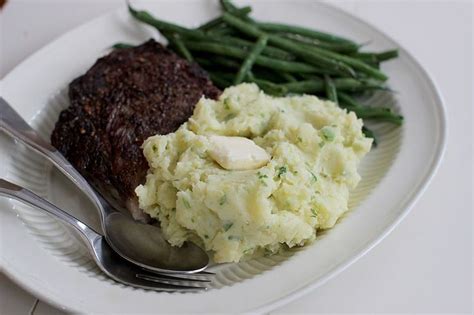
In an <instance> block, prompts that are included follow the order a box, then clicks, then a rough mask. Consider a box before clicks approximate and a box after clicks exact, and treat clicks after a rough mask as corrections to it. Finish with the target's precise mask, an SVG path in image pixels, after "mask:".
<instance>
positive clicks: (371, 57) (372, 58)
mask: <svg viewBox="0 0 474 315" xmlns="http://www.w3.org/2000/svg"><path fill="white" fill-rule="evenodd" d="M350 56H351V57H355V58H357V59H360V60H363V61H366V62H370V63H379V62H383V61H387V60H389V59H393V58H397V57H398V50H397V49H393V50H387V51H383V52H380V53H367V52H358V53H353V54H350Z"/></svg>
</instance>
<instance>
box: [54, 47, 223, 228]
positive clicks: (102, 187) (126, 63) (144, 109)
mask: <svg viewBox="0 0 474 315" xmlns="http://www.w3.org/2000/svg"><path fill="white" fill-rule="evenodd" d="M219 93H220V91H219V90H218V89H217V88H216V87H215V86H214V85H213V84H212V82H211V81H210V80H209V79H208V77H207V74H206V73H205V72H204V70H202V69H201V68H200V67H199V66H198V65H196V64H190V63H189V62H187V61H186V60H184V59H182V58H180V57H179V56H177V55H176V54H174V53H173V52H171V51H169V50H168V49H166V48H165V47H163V46H162V45H160V44H159V43H157V42H155V41H154V40H150V41H148V42H146V43H144V44H143V45H141V46H138V47H134V48H126V49H119V50H115V51H113V52H111V53H110V54H109V55H107V56H105V57H103V58H100V59H99V60H97V62H96V63H95V64H94V66H92V68H91V69H89V71H87V73H86V74H84V75H83V76H80V77H79V78H77V79H75V80H74V81H72V82H71V84H70V85H69V99H70V106H69V107H68V108H67V109H65V110H63V111H62V112H61V114H60V116H59V120H58V122H57V123H56V126H55V129H54V131H53V133H52V135H51V143H52V144H53V145H54V146H55V147H56V148H57V149H58V150H59V151H60V152H61V153H62V154H63V155H64V156H65V157H66V158H67V159H68V160H69V161H70V162H71V163H72V164H73V165H74V167H76V169H77V170H78V171H79V172H80V173H81V174H82V175H83V176H84V177H85V178H86V179H87V180H88V181H89V182H90V183H92V184H93V185H94V186H95V187H96V188H97V189H98V190H99V191H100V192H101V193H102V194H103V195H104V196H105V197H106V198H107V199H108V200H109V201H112V199H113V201H114V203H115V204H117V202H118V204H119V205H121V206H125V207H126V208H128V209H129V210H130V212H131V213H132V215H133V217H134V218H136V219H141V220H145V221H146V216H145V215H144V213H143V212H142V211H140V210H139V209H138V204H137V199H136V197H135V193H134V189H135V187H136V186H138V185H139V184H141V183H142V182H144V180H145V175H146V172H147V169H148V165H147V162H146V160H145V158H144V157H143V154H142V150H141V148H140V146H141V144H142V142H143V141H144V140H145V139H146V138H148V137H149V136H152V135H155V134H167V133H170V132H173V131H175V130H176V129H177V128H178V127H179V126H180V125H181V124H182V123H184V122H185V121H186V120H187V119H188V118H189V117H190V116H191V115H192V112H193V109H194V105H195V104H196V103H197V102H198V100H199V99H200V98H201V96H203V95H204V96H206V97H208V98H217V96H218V95H219Z"/></svg>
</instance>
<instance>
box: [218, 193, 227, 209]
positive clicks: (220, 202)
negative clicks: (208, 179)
mask: <svg viewBox="0 0 474 315" xmlns="http://www.w3.org/2000/svg"><path fill="white" fill-rule="evenodd" d="M226 202H227V195H226V194H224V196H222V197H221V198H220V199H219V206H222V205H224V204H225V203H226Z"/></svg>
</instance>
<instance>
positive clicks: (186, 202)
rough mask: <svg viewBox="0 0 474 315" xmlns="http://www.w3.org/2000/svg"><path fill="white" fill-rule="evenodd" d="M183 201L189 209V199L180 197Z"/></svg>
mask: <svg viewBox="0 0 474 315" xmlns="http://www.w3.org/2000/svg"><path fill="white" fill-rule="evenodd" d="M181 200H182V201H183V205H184V206H185V207H186V208H188V209H191V205H190V204H189V201H188V200H186V199H185V198H182V199H181Z"/></svg>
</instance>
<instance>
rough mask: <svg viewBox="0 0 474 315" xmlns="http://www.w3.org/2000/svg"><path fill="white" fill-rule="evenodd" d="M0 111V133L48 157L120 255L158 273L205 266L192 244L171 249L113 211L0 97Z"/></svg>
mask: <svg viewBox="0 0 474 315" xmlns="http://www.w3.org/2000/svg"><path fill="white" fill-rule="evenodd" d="M0 112H1V115H0V130H3V131H4V132H6V133H7V134H8V135H10V136H11V137H12V138H14V139H16V140H18V141H20V142H22V143H23V144H25V145H26V146H27V147H29V148H31V149H33V150H35V151H36V152H38V153H39V154H41V155H42V156H43V157H45V158H47V159H48V160H49V161H50V162H51V163H53V165H54V166H56V167H57V168H58V169H59V170H60V171H61V172H62V173H63V174H64V175H66V177H67V178H69V179H70V180H71V181H72V182H74V184H75V185H76V186H77V187H78V188H79V189H80V190H81V191H82V192H84V193H85V194H86V195H87V197H88V198H89V199H90V200H91V201H92V202H93V203H94V204H95V205H96V207H97V208H98V209H99V212H100V219H101V220H100V221H101V225H102V230H103V233H104V236H105V240H106V241H107V243H108V244H109V245H110V247H112V249H113V250H115V251H116V252H117V253H118V254H119V255H120V256H122V257H123V258H125V259H126V260H128V261H130V262H132V263H134V264H136V265H138V266H141V267H143V268H147V269H150V270H153V271H156V272H160V273H171V274H172V273H188V274H191V273H197V272H201V271H203V270H204V269H205V268H206V267H207V265H208V264H209V257H208V255H207V253H206V252H205V251H204V250H202V249H201V248H200V247H199V246H197V245H195V244H193V243H191V242H186V243H185V244H184V245H183V246H182V247H175V246H171V245H170V244H169V243H168V242H167V241H166V239H165V238H164V237H163V234H162V232H161V229H159V228H158V227H156V226H153V225H149V224H143V223H141V222H137V221H134V220H133V219H132V218H131V217H128V216H126V215H125V214H123V213H121V212H118V211H116V210H115V209H113V207H112V206H111V205H109V203H108V202H107V201H106V200H105V199H103V198H102V197H101V196H100V195H99V194H98V193H96V191H95V190H94V189H93V188H92V186H90V185H89V183H88V182H87V181H86V180H85V179H84V177H82V175H81V174H79V172H78V171H77V170H76V169H75V168H74V167H73V166H72V165H71V163H69V161H67V160H66V158H64V156H63V155H62V154H61V153H60V152H59V151H58V150H57V149H56V148H55V147H53V146H52V145H51V144H49V143H48V142H47V141H45V140H43V139H42V138H41V137H40V136H39V135H38V134H37V133H36V131H35V130H34V129H33V128H31V127H30V126H29V125H28V123H27V122H26V121H25V120H23V118H21V116H20V115H19V114H18V113H17V112H16V111H15V110H14V109H13V108H12V107H11V106H10V105H9V104H8V103H7V102H6V101H5V100H4V99H3V98H2V97H0Z"/></svg>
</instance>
